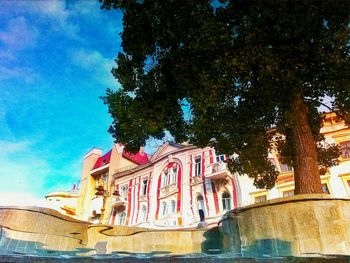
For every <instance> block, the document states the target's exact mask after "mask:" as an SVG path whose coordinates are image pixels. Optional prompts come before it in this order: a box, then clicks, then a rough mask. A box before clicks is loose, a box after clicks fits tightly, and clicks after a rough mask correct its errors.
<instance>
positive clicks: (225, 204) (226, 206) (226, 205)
mask: <svg viewBox="0 0 350 263" xmlns="http://www.w3.org/2000/svg"><path fill="white" fill-rule="evenodd" d="M222 209H223V210H224V211H228V210H231V196H230V194H229V193H228V192H224V193H223V194H222Z"/></svg>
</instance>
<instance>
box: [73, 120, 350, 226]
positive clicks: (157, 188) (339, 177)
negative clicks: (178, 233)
mask: <svg viewBox="0 0 350 263" xmlns="http://www.w3.org/2000/svg"><path fill="white" fill-rule="evenodd" d="M321 133H323V135H324V136H325V138H326V141H327V142H328V143H337V144H339V146H340V148H341V151H342V156H341V157H340V163H339V165H337V166H334V167H331V168H329V169H328V171H327V173H326V174H325V175H323V176H321V180H322V185H323V191H324V192H325V193H327V194H331V195H333V196H335V197H342V198H348V197H349V196H350V188H349V185H350V129H349V128H348V127H347V126H346V125H345V124H344V122H342V121H341V120H340V119H339V118H338V117H337V116H336V115H335V114H328V115H327V116H326V118H325V120H324V126H323V128H322V130H321ZM226 158H227V156H225V155H223V154H219V153H217V152H216V151H215V149H213V148H210V147H206V148H204V149H201V148H198V147H195V146H193V145H188V144H176V143H165V144H163V145H162V146H161V147H159V148H158V150H157V151H156V152H155V153H154V154H153V155H152V156H150V155H148V154H146V153H145V152H144V151H143V148H141V149H140V151H139V152H138V153H137V154H131V153H128V152H127V151H125V149H124V147H123V145H121V144H114V145H113V147H112V149H111V150H110V151H109V152H107V153H106V154H104V155H103V154H102V151H101V150H98V149H92V150H91V151H90V152H89V153H88V154H86V155H85V157H84V166H83V172H82V178H81V184H80V198H79V200H78V206H77V217H78V218H79V219H82V220H90V221H92V222H95V223H104V224H110V225H125V226H140V227H151V228H164V227H166V228H179V227H181V228H183V227H196V226H198V225H199V224H201V221H203V218H205V222H206V223H207V224H215V223H216V222H217V221H218V220H219V219H220V217H221V216H222V215H223V214H224V213H225V212H226V211H228V210H231V209H234V208H237V207H241V206H246V205H250V204H253V203H257V202H262V201H265V200H269V199H273V198H279V197H286V196H290V195H293V194H294V178H293V170H292V168H291V167H289V166H288V165H285V164H282V163H281V162H280V161H279V158H278V154H277V153H275V152H273V151H272V152H271V153H269V158H270V160H271V162H272V163H273V164H274V165H275V166H276V169H277V170H278V171H279V172H280V174H279V176H278V179H277V182H276V185H275V187H274V188H272V189H271V190H266V189H257V188H255V187H254V185H253V180H252V179H250V178H249V177H248V176H246V175H238V174H232V173H230V172H229V170H228V169H227V165H226V163H225V160H226Z"/></svg>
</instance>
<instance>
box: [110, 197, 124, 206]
mask: <svg viewBox="0 0 350 263" xmlns="http://www.w3.org/2000/svg"><path fill="white" fill-rule="evenodd" d="M126 204H127V202H126V201H125V198H124V197H122V196H115V197H113V199H112V203H111V207H118V206H123V205H126Z"/></svg>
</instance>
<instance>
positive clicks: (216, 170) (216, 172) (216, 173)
mask: <svg viewBox="0 0 350 263" xmlns="http://www.w3.org/2000/svg"><path fill="white" fill-rule="evenodd" d="M211 168H212V169H211V173H208V174H207V175H206V177H207V178H209V179H213V180H215V179H224V178H226V177H227V176H230V172H229V170H228V167H227V163H224V162H218V163H214V164H213V165H212V167H211Z"/></svg>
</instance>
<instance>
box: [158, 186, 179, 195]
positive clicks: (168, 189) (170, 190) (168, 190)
mask: <svg viewBox="0 0 350 263" xmlns="http://www.w3.org/2000/svg"><path fill="white" fill-rule="evenodd" d="M177 191H178V190H177V185H176V184H171V185H167V186H164V187H163V188H161V189H160V198H164V197H167V196H169V195H172V194H175V193H177Z"/></svg>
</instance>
